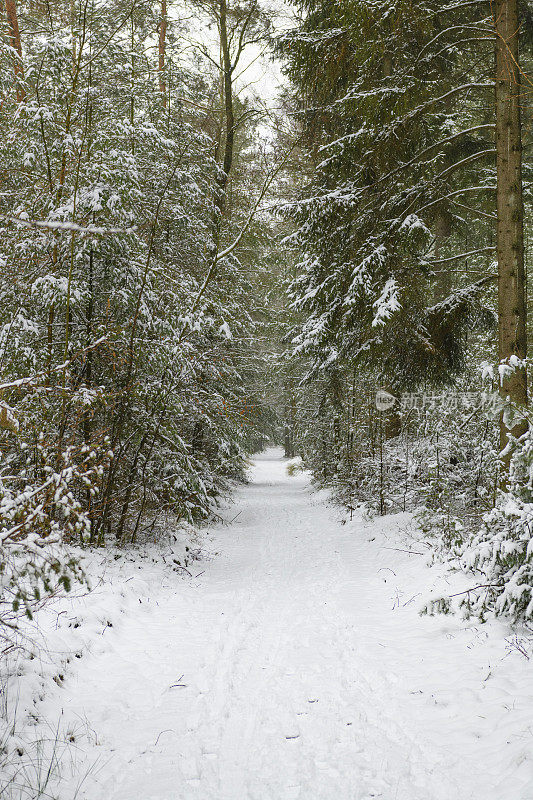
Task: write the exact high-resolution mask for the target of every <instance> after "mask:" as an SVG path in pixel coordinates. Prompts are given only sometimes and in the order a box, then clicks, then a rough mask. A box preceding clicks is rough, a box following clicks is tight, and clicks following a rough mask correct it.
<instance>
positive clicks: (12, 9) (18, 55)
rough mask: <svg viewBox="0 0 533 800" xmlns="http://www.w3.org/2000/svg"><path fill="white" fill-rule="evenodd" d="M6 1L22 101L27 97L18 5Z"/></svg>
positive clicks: (18, 87) (14, 68)
mask: <svg viewBox="0 0 533 800" xmlns="http://www.w3.org/2000/svg"><path fill="white" fill-rule="evenodd" d="M5 2H6V15H7V21H8V24H9V44H10V45H11V47H12V48H13V50H14V51H15V55H14V56H13V71H14V73H15V86H16V93H17V102H18V103H21V102H22V101H23V100H24V99H25V97H26V92H25V91H24V86H23V85H22V81H23V80H24V67H23V65H22V45H21V43H20V31H19V21H18V15H17V5H16V2H15V0H5Z"/></svg>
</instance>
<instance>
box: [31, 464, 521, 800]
mask: <svg viewBox="0 0 533 800" xmlns="http://www.w3.org/2000/svg"><path fill="white" fill-rule="evenodd" d="M286 465H287V462H286V461H284V460H283V459H282V458H281V453H280V452H279V451H278V450H269V451H267V452H266V453H265V454H263V455H261V456H257V457H256V460H255V462H254V466H253V469H252V471H251V473H252V474H251V477H252V482H251V484H250V485H248V486H246V487H242V488H240V489H239V490H238V491H237V494H236V500H235V503H234V505H232V506H231V507H229V508H226V509H225V510H224V512H223V513H224V516H225V519H226V524H222V523H221V524H220V525H219V526H218V527H216V529H214V530H210V531H209V532H208V535H207V536H206V540H205V543H204V547H203V549H204V557H203V559H202V560H200V561H196V562H193V563H192V564H191V565H190V566H189V571H190V573H191V575H190V576H189V575H187V574H185V573H183V572H182V571H180V570H179V569H178V572H173V571H171V570H169V568H168V564H165V563H164V561H163V559H162V558H159V559H158V558H154V559H153V560H152V559H150V558H145V559H144V561H143V560H139V559H134V558H132V560H131V561H128V560H127V559H126V560H125V559H121V560H120V565H119V567H115V566H114V565H111V567H110V574H111V575H112V576H114V578H113V580H112V581H111V582H110V583H108V584H107V585H104V587H103V588H102V589H101V590H100V591H99V590H96V591H95V592H94V593H91V594H89V595H88V596H86V597H84V598H81V599H75V598H70V599H66V600H61V601H59V602H58V603H57V604H56V605H55V606H54V611H53V612H51V611H50V610H47V611H46V614H47V615H48V616H47V617H43V619H47V620H48V623H47V624H48V625H49V627H50V630H49V631H48V633H47V636H48V635H49V636H50V637H51V639H50V640H49V649H50V650H51V651H54V648H55V652H56V653H59V652H61V653H63V656H62V658H63V664H64V666H65V669H64V674H62V677H61V678H59V679H58V680H56V681H55V682H52V681H51V680H49V681H48V683H47V693H46V696H45V697H44V699H43V700H39V701H38V703H37V705H36V706H35V709H36V714H37V715H38V717H39V718H40V719H46V720H47V721H48V724H49V725H50V726H51V727H52V728H55V729H59V728H60V729H61V731H62V732H63V733H62V735H63V734H64V733H65V732H70V733H71V734H72V736H71V738H72V739H73V740H74V741H73V743H72V752H70V751H69V757H68V759H67V758H64V759H63V760H64V764H63V780H62V783H61V793H60V797H61V800H70V799H71V798H73V797H74V794H75V791H76V788H78V794H77V797H78V798H80V800H82V799H83V800H370V798H383V800H531V798H533V749H532V744H533V681H532V680H531V662H530V661H528V659H527V655H524V654H522V653H521V652H520V641H519V639H515V638H513V637H514V636H516V634H513V633H512V631H511V630H510V628H508V627H506V626H505V625H504V624H503V623H500V622H494V621H491V622H489V623H487V624H485V625H480V624H475V623H473V622H465V621H463V620H461V619H459V618H457V617H421V616H420V615H419V609H420V606H421V601H422V599H423V597H424V596H427V595H428V594H429V593H430V592H431V591H432V590H437V591H441V592H442V591H448V592H449V591H454V590H456V589H454V587H456V586H457V587H459V588H461V587H464V586H468V585H469V583H468V579H466V578H465V577H464V576H455V575H450V573H447V572H446V571H445V569H444V568H443V567H442V566H433V567H431V568H430V567H428V558H427V554H426V555H419V554H417V553H412V552H411V553H410V552H407V551H409V550H413V551H422V550H423V549H424V545H422V544H420V543H419V542H418V541H417V540H416V538H414V534H413V531H410V518H409V516H408V515H395V516H391V517H385V518H376V519H374V520H369V519H366V518H365V517H364V515H363V514H360V513H358V514H356V515H354V517H353V520H350V519H349V518H348V519H346V517H345V516H343V515H342V514H341V512H340V510H339V509H336V508H334V507H332V506H331V505H327V503H326V497H325V495H324V494H323V493H315V492H313V491H312V489H311V487H310V486H309V478H308V476H307V475H305V474H302V473H297V474H296V475H293V476H292V477H291V476H289V475H288V474H287V470H286ZM165 561H166V562H169V558H166V559H165ZM117 563H119V561H118V560H117ZM170 563H172V559H170ZM113 570H114V571H113ZM54 620H55V627H54V625H52V621H54ZM73 620H74V624H72V621H73ZM76 620H77V621H78V623H79V624H78V625H77V626H76ZM88 620H89V622H90V624H88ZM108 623H111V624H108ZM45 633H46V632H45ZM76 636H78V637H79V638H78V639H77V640H76V639H69V637H76ZM54 637H55V638H54ZM69 642H70V645H69ZM69 646H70V647H71V648H72V650H73V651H76V652H77V655H78V656H81V657H79V658H76V657H73V658H71V659H70V663H68V664H66V665H65V653H66V652H67V650H68V647H69ZM52 661H53V659H52ZM49 669H50V668H49ZM52 672H53V670H52ZM50 674H51V673H50ZM18 680H19V682H20V681H22V682H23V681H24V675H23V676H22V677H20V678H18ZM25 697H26V695H25V694H24V692H22V698H23V699H24V698H25ZM25 702H26V701H25ZM26 712H27V702H26V706H25V705H24V702H22V705H21V708H19V715H20V713H26ZM38 728H39V725H38V724H37V729H38ZM67 762H68V763H67ZM71 773H72V774H71ZM80 781H82V785H81V787H79V783H80Z"/></svg>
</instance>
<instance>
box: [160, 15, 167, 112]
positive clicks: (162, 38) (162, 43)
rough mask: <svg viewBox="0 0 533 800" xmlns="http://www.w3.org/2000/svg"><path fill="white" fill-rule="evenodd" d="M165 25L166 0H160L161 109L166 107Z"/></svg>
mask: <svg viewBox="0 0 533 800" xmlns="http://www.w3.org/2000/svg"><path fill="white" fill-rule="evenodd" d="M167 24H168V20H167V0H161V20H160V22H159V91H160V92H161V100H162V102H163V108H166V107H167V83H166V80H165V61H166V48H167Z"/></svg>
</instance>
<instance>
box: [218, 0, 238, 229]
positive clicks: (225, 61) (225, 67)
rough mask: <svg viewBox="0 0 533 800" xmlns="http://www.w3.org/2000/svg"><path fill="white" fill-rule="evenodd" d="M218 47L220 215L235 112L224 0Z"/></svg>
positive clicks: (228, 173)
mask: <svg viewBox="0 0 533 800" xmlns="http://www.w3.org/2000/svg"><path fill="white" fill-rule="evenodd" d="M219 10H220V19H219V24H220V48H221V50H222V81H223V88H224V115H225V122H226V137H225V144H224V160H223V162H222V174H221V176H220V178H219V180H218V193H217V200H216V206H217V209H218V211H219V213H220V215H222V214H223V213H224V210H225V207H226V189H227V185H228V180H229V175H230V172H231V165H232V163H233V148H234V141H235V113H234V110H233V82H232V74H233V67H232V63H231V53H230V46H229V37H228V21H227V17H228V11H227V5H226V0H220V9H219Z"/></svg>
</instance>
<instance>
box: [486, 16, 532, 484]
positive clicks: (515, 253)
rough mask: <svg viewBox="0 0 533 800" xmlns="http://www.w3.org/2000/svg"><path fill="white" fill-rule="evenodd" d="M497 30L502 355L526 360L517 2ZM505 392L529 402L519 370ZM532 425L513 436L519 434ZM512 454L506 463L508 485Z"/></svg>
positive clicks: (503, 433) (498, 19)
mask: <svg viewBox="0 0 533 800" xmlns="http://www.w3.org/2000/svg"><path fill="white" fill-rule="evenodd" d="M493 13H494V25H495V29H496V47H495V51H496V52H495V57H496V65H495V66H496V82H495V101H496V170H497V187H498V188H497V216H498V219H497V224H496V248H497V256H498V332H499V341H498V345H499V347H498V355H499V359H500V361H501V360H502V359H508V358H509V357H510V356H513V355H514V356H517V357H518V358H519V359H524V358H525V357H526V290H525V269H524V207H523V201H522V137H521V128H520V102H521V96H520V67H519V47H518V43H519V23H518V0H494V3H493ZM501 394H502V396H503V397H509V399H510V400H511V402H512V403H514V404H516V405H517V406H526V404H527V373H526V370H525V369H517V370H516V371H515V372H514V373H513V374H512V375H510V376H509V377H505V378H504V380H503V381H502V382H501ZM526 430H527V423H526V422H522V423H519V424H517V425H516V426H515V427H514V428H513V429H512V430H511V433H512V435H513V436H519V435H521V434H522V433H524V432H525V431H526ZM507 442H508V431H507V428H506V426H505V425H504V423H503V419H502V420H501V422H500V446H501V449H502V450H503V448H504V447H506V445H507ZM509 463H510V455H507V456H506V457H504V459H503V470H502V475H503V480H502V485H505V484H506V481H507V476H508V471H509Z"/></svg>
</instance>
